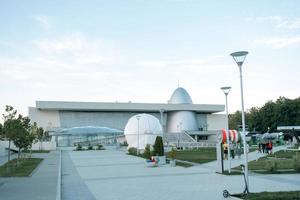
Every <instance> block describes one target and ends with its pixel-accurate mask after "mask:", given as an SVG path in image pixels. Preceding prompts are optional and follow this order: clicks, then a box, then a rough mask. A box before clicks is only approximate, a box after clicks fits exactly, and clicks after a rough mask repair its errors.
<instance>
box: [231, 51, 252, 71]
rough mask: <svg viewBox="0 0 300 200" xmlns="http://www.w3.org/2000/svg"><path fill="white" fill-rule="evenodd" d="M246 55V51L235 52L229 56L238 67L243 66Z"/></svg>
mask: <svg viewBox="0 0 300 200" xmlns="http://www.w3.org/2000/svg"><path fill="white" fill-rule="evenodd" d="M247 54H248V51H237V52H234V53H231V54H230V55H231V56H232V57H233V59H234V61H235V62H236V64H237V65H238V66H239V67H240V66H242V65H243V63H244V60H245V58H246V56H247Z"/></svg>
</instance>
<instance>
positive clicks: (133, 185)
mask: <svg viewBox="0 0 300 200" xmlns="http://www.w3.org/2000/svg"><path fill="white" fill-rule="evenodd" d="M64 153H67V154H68V155H69V158H68V159H70V160H64V161H63V166H64V165H73V166H69V167H68V168H73V167H74V168H73V169H72V171H73V173H75V174H76V173H78V174H77V175H76V176H77V179H78V180H77V181H76V182H77V183H78V184H77V186H76V189H74V192H75V193H82V194H87V195H88V196H87V197H89V198H85V199H94V198H95V199H99V200H100V199H103V200H106V199H111V200H119V199H120V200H121V199H122V200H124V199H130V200H134V199H137V200H140V199H143V200H147V199H149V200H150V199H151V200H152V199H157V200H159V199H161V200H164V199H174V200H182V199H189V200H193V199H195V200H196V199H197V200H199V199H223V197H222V191H223V190H224V189H228V190H229V191H230V192H233V193H238V192H241V191H242V190H243V188H244V182H243V178H242V176H225V175H219V174H216V173H215V168H214V167H211V166H210V165H209V164H206V165H197V166H194V167H190V168H183V167H170V166H169V165H165V166H161V167H157V168H147V167H146V165H145V162H144V159H142V158H138V157H135V156H130V155H126V154H125V152H124V151H118V150H104V151H82V152H76V151H67V152H64ZM65 156H66V155H65ZM75 169H76V170H75ZM71 173H72V172H71ZM78 175H79V176H78ZM249 179H250V189H251V191H252V192H260V191H279V190H281V191H287V190H299V188H300V174H291V175H258V174H251V175H250V178H249ZM66 183H67V184H69V183H68V182H64V181H63V183H62V184H63V188H64V187H65V186H64V184H66ZM82 183H84V184H85V185H86V186H87V188H88V190H87V188H86V187H84V186H82ZM75 185H76V184H75ZM81 190H82V191H81ZM63 197H65V199H68V196H67V195H66V193H64V191H63ZM63 199H64V198H63ZM73 199H83V198H81V196H80V195H79V196H77V198H76V196H75V197H74V195H73Z"/></svg>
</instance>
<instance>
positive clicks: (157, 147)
mask: <svg viewBox="0 0 300 200" xmlns="http://www.w3.org/2000/svg"><path fill="white" fill-rule="evenodd" d="M153 155H158V156H164V144H163V140H162V137H161V136H157V137H156V139H155V143H154V145H153Z"/></svg>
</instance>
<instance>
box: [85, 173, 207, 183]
mask: <svg viewBox="0 0 300 200" xmlns="http://www.w3.org/2000/svg"><path fill="white" fill-rule="evenodd" d="M199 174H210V173H207V172H193V173H176V174H175V173H172V174H171V173H170V174H151V175H135V176H111V177H103V178H85V179H83V180H84V181H99V180H117V179H135V178H159V177H170V176H192V175H199Z"/></svg>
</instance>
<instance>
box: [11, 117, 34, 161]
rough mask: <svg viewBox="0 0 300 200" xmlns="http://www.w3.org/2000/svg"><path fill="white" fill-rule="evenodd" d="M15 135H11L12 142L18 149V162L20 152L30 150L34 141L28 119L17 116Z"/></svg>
mask: <svg viewBox="0 0 300 200" xmlns="http://www.w3.org/2000/svg"><path fill="white" fill-rule="evenodd" d="M16 120H17V125H16V130H17V131H16V134H14V135H12V138H11V139H12V141H13V142H14V144H15V146H16V147H17V148H18V160H19V159H20V155H21V152H22V151H24V150H28V149H29V148H31V146H32V143H33V141H34V139H35V135H34V134H32V132H31V131H30V129H31V125H30V119H29V118H28V117H23V116H22V115H19V117H18V118H17V119H16Z"/></svg>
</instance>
